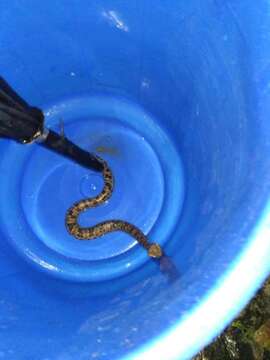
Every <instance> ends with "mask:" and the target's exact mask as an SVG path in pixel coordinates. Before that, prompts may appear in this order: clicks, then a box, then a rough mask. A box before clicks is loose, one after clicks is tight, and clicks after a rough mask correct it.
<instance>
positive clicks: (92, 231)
mask: <svg viewBox="0 0 270 360" xmlns="http://www.w3.org/2000/svg"><path fill="white" fill-rule="evenodd" d="M98 159H99V160H100V161H101V162H102V163H103V172H102V175H103V179H104V187H103V190H102V191H101V193H100V194H98V195H97V196H96V197H93V198H88V199H83V200H80V201H79V202H76V203H75V204H74V205H73V206H72V207H71V208H70V209H69V210H68V211H67V213H66V227H67V230H68V231H69V233H70V234H71V235H73V236H74V237H75V238H76V239H78V240H93V239H96V238H98V237H101V236H103V235H105V234H107V233H110V232H114V231H123V232H125V233H127V234H129V235H130V236H132V237H133V238H134V239H136V240H137V241H138V243H139V244H140V245H142V247H143V248H144V249H145V250H147V253H148V255H149V256H150V257H152V258H156V259H159V258H161V257H162V255H163V252H162V249H161V247H160V245H158V244H156V243H150V242H149V241H148V239H147V237H146V236H145V235H144V233H143V232H142V231H141V230H140V229H138V228H137V227H136V226H135V225H133V224H130V223H129V222H127V221H123V220H108V221H104V222H102V223H99V224H97V225H95V226H92V227H86V228H83V227H81V226H80V225H79V223H78V218H79V216H80V214H81V213H82V212H83V211H85V210H87V209H90V208H94V207H97V206H99V205H101V204H102V203H104V202H105V201H106V200H108V199H109V198H110V197H111V195H112V192H113V187H114V179H113V174H112V172H111V169H110V168H109V166H108V164H107V163H106V161H104V160H103V159H100V158H98Z"/></svg>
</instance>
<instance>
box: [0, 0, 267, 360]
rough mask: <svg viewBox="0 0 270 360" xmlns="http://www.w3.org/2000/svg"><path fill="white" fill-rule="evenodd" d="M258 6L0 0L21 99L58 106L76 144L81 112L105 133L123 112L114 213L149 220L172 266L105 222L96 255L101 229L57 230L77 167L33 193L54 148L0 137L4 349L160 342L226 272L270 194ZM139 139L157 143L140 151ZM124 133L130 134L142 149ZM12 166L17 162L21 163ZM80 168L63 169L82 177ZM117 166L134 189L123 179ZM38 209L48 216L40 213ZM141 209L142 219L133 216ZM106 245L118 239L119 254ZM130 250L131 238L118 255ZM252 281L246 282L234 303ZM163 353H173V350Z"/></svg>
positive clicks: (52, 119) (11, 73) (37, 355)
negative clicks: (86, 241) (89, 238)
mask: <svg viewBox="0 0 270 360" xmlns="http://www.w3.org/2000/svg"><path fill="white" fill-rule="evenodd" d="M258 4H260V6H259V5H258ZM266 8H267V4H266V2H265V1H259V3H256V5H255V3H254V4H253V2H252V1H247V0H246V1H238V2H235V1H224V0H223V1H218V0H215V1H210V0H206V1H203V2H200V1H196V0H194V1H188V2H186V1H181V2H179V1H170V2H166V5H165V4H164V1H161V0H155V1H154V0H150V1H143V0H139V1H128V2H127V1H124V0H117V1H115V0H109V1H108V0H106V1H102V0H100V1H91V2H89V1H86V0H80V1H79V2H78V1H69V2H61V1H44V2H36V1H33V0H27V1H26V0H20V1H15V0H11V1H2V2H1V4H0V28H1V31H0V71H1V76H3V77H4V78H5V79H6V80H7V81H9V82H10V83H11V85H12V86H13V87H14V88H15V89H16V90H17V91H18V93H19V94H20V95H21V96H22V97H24V98H25V99H26V100H27V101H28V102H29V103H30V104H32V105H35V106H39V107H41V108H42V109H44V110H46V115H47V120H46V121H48V124H49V126H52V127H56V128H57V126H58V121H59V118H61V117H62V116H63V120H64V123H65V122H66V119H67V123H66V124H65V126H66V132H67V134H68V135H69V136H70V137H71V138H72V139H73V140H74V141H80V140H81V141H82V144H83V145H84V146H86V147H87V140H85V138H84V137H83V136H84V134H83V133H82V131H83V130H80V129H84V127H85V132H86V133H85V134H86V135H87V136H89V138H90V137H91V136H92V135H93V134H92V133H91V131H92V129H91V119H92V118H93V119H94V120H93V121H94V123H95V124H96V125H95V126H96V129H98V130H97V131H100V132H102V136H104V137H106V136H107V135H110V132H113V131H114V130H112V128H111V124H115V123H117V121H118V120H119V123H120V124H121V129H120V128H117V129H118V130H117V131H118V132H119V134H120V135H121V136H120V135H119V137H117V138H115V142H116V141H118V142H119V144H122V145H123V147H124V148H125V151H126V153H125V154H124V155H123V158H122V160H121V161H123V162H121V163H120V164H121V166H120V165H119V167H117V166H118V165H117V161H118V160H117V158H116V160H115V165H114V166H115V169H116V170H115V171H116V173H115V177H116V181H117V177H118V176H119V177H120V180H119V182H120V184H121V181H122V180H121V172H122V173H123V171H126V173H125V179H126V180H123V184H124V185H123V187H124V190H125V191H130V194H131V195H130V196H131V197H130V199H131V200H128V197H127V199H124V198H121V195H119V197H120V200H121V201H120V200H119V204H121V210H119V213H118V212H116V213H115V214H116V215H117V216H118V215H119V214H120V215H121V216H122V217H123V216H124V215H125V214H127V215H126V216H127V217H128V216H130V219H133V218H134V219H138V222H139V224H142V226H146V227H147V231H148V235H149V238H151V240H153V241H156V240H157V241H158V242H160V243H161V244H162V246H163V247H164V249H165V251H166V253H167V254H168V255H169V256H170V257H171V259H172V260H173V262H174V264H175V265H176V266H177V268H178V270H179V273H180V278H179V279H178V280H177V281H175V282H174V283H170V282H168V281H167V279H166V278H164V276H163V274H161V273H160V272H159V270H158V267H157V265H156V263H154V262H152V261H151V260H149V259H148V258H147V256H146V255H145V253H144V252H143V250H142V249H141V248H140V247H139V246H137V245H136V244H135V245H134V244H133V243H132V241H131V240H130V239H129V240H127V238H126V237H125V238H123V239H122V238H121V239H119V242H118V243H117V241H118V240H117V236H115V235H114V236H112V238H111V239H109V240H108V241H109V245H107V244H108V242H107V243H106V244H105V245H104V253H102V254H100V252H99V249H98V246H99V245H98V243H96V244H97V245H91V246H93V248H91V247H89V250H88V248H86V247H85V248H80V247H79V246H80V245H77V243H76V245H73V242H72V241H74V240H71V239H69V240H67V241H66V240H65V242H64V240H63V242H61V241H62V240H61V230H58V228H57V225H51V223H50V216H52V217H54V218H57V216H58V215H57V212H58V206H59V208H60V207H61V206H62V207H63V208H65V206H66V205H68V204H71V203H72V200H76V199H75V195H72V190H70V189H72V187H73V181H74V180H73V178H72V180H65V181H66V182H65V183H64V185H63V183H61V181H60V180H59V182H57V183H56V182H53V183H52V184H48V185H46V186H47V187H46V189H47V190H48V189H49V190H48V191H49V193H46V192H45V190H44V194H43V193H42V194H41V193H40V194H41V195H40V194H39V196H40V197H39V199H42V201H43V202H39V201H41V200H37V203H35V201H34V200H33V199H31V198H27V196H28V195H29V194H30V190H31V188H32V187H33V189H34V188H35V187H37V188H38V186H39V185H38V184H39V175H40V174H41V173H42V171H43V166H47V165H46V164H47V163H48V167H49V166H52V168H53V166H54V165H53V164H54V163H53V161H60V160H59V159H58V160H56V158H53V157H52V158H49V155H48V158H47V157H46V156H47V155H44V158H42V159H43V160H42V161H40V162H38V155H35V154H34V153H33V154H32V148H29V147H28V148H23V149H22V147H21V146H20V145H18V144H14V143H11V142H9V141H7V140H1V142H0V150H1V155H0V166H1V174H2V175H1V180H0V182H1V188H2V190H1V192H0V196H1V201H0V208H1V211H0V219H1V224H0V231H1V237H0V247H1V252H0V269H1V275H0V279H1V286H0V338H1V342H0V358H1V356H3V358H5V359H42V360H45V359H59V360H66V359H68V360H69V359H74V358H76V359H80V360H83V359H89V358H90V359H91V358H93V359H116V358H120V357H121V356H125V355H127V354H129V353H132V354H136V356H138V351H140V350H141V349H142V347H143V346H146V348H144V349H148V348H149V347H150V346H151V345H152V344H153V341H154V339H157V338H158V339H159V341H160V342H162V336H163V335H164V334H165V333H167V332H168V331H169V329H171V328H172V327H175V326H176V325H177V326H178V327H179V326H181V322H182V321H184V319H186V318H188V317H189V316H191V314H192V313H193V312H194V311H195V310H196V309H197V308H198V307H199V306H200V304H202V302H203V301H204V299H206V298H207V296H208V295H209V294H211V293H212V292H214V291H216V289H217V288H218V286H220V285H221V284H222V281H223V279H224V278H225V277H226V274H227V273H229V272H230V271H231V269H232V268H233V266H235V264H236V263H237V262H238V261H239V259H240V258H241V256H242V254H243V253H244V252H245V250H246V249H247V247H248V246H249V244H250V242H251V241H252V236H251V234H252V233H253V230H254V228H255V226H256V224H257V223H258V219H259V218H260V217H261V214H262V211H263V209H264V208H265V206H266V205H267V201H268V196H269V189H270V182H269V180H270V176H269V170H268V169H269V165H270V158H269V156H268V157H267V156H266V155H265V154H266V153H268V154H269V145H270V143H269V140H267V137H269V126H270V125H269V124H270V122H269V121H268V120H267V116H266V115H267V113H268V108H269V105H266V104H267V99H268V98H269V86H268V84H269V81H268V80H269V71H268V70H269V60H267V59H266V56H265V54H266V53H267V52H268V50H269V41H268V42H267V41H266V40H265V38H264V36H263V35H262V34H263V33H264V30H265V29H266V25H267V21H268V20H269V16H268V15H267V11H266ZM268 54H269V52H268ZM268 100H269V99H268ZM269 103H270V102H269V101H268V104H269ZM93 109H94V110H93ZM87 111H89V114H90V115H89V121H88V120H87V119H88V118H87V116H88V113H87ZM110 118H111V122H110ZM99 119H101V120H100V121H101V122H99ZM104 119H105V120H106V121H105V120H104ZM108 119H109V120H108ZM102 121H104V124H103V122H102ZM101 123H102V124H103V125H102V128H99V126H101V125H100V124H101ZM85 124H86V125H85ZM117 126H118V125H117ZM78 129H79V130H78ZM119 129H120V130H119ZM80 131H81V132H80ZM133 131H134V133H136V136H137V135H138V136H142V137H143V138H144V139H145V141H146V143H147V145H141V142H139V140H138V141H137V140H136V139H137V137H136V136H135V135H132V134H133ZM131 132H132V134H131ZM130 134H131V135H130ZM86 135H85V136H86ZM87 136H86V137H87ZM125 136H129V137H127V138H125ZM125 139H127V140H125ZM134 139H135V140H134ZM91 141H92V144H94V142H95V139H94V140H91ZM133 141H134V142H133ZM100 144H101V143H100ZM100 144H99V143H98V145H100ZM122 145H121V146H122ZM148 145H149V146H150V147H151V148H152V149H153V154H154V153H155V156H154V155H151V154H152V152H151V151H152V150H151V151H150V150H149V152H148V150H144V149H148V148H149V147H148ZM31 146H32V145H31ZM33 146H35V149H36V147H37V145H33ZM93 146H94V145H93ZM100 146H101V145H100ZM100 146H99V148H100ZM114 146H115V143H114V145H113V148H114ZM119 146H120V145H119ZM136 146H141V147H139V150H138V151H141V153H139V155H138V154H137V150H136V149H137V147H136ZM93 149H94V148H93ZM34 151H36V150H34ZM43 151H45V150H43ZM144 151H146V153H144ZM37 154H39V153H37ZM132 154H134V156H133V155H132ZM136 154H137V155H136ZM35 156H36V158H35ZM42 156H43V155H42ZM106 156H107V159H111V157H113V154H111V153H109V154H108V153H105V157H106ZM129 156H133V157H132V159H133V160H132V161H134V162H132V165H130V166H129V165H128V164H127V163H125V160H127V159H129ZM140 156H141V157H142V158H143V157H144V156H145V159H146V160H145V162H143V161H142V162H141V159H140ZM32 157H34V159H36V160H35V161H36V162H35V163H33V164H34V165H31V164H30V162H31V161H32V160H31V159H32ZM156 159H157V160H156ZM26 160H27V161H26ZM112 161H114V160H112ZM147 161H148V162H147ZM155 161H157V163H158V162H159V163H160V170H158V169H159V167H158V165H155V164H156V163H155ZM119 162H120V160H119ZM150 163H151V164H152V165H149V167H148V164H150ZM29 164H30V165H29ZM44 164H45V165H44ZM113 164H114V162H113ZM24 166H25V167H26V170H25V172H26V171H27V175H25V174H24V173H23V176H22V175H21V174H22V171H23V170H22V168H23V167H24ZM74 166H75V165H74ZM74 168H75V167H74ZM18 169H20V170H18ZM76 169H77V168H76ZM76 169H75V170H74V171H73V170H72V171H73V174H74V173H76V171H78V178H79V177H81V173H80V170H76ZM125 169H126V170H125ZM179 169H180V170H179ZM152 170H153V173H152ZM44 171H45V170H44ZM61 171H62V170H61ZM70 171H71V170H70ZM61 174H62V173H61ZM68 174H71V172H70V173H69V172H68ZM76 174H77V173H76ZM131 174H133V175H132V176H133V177H132V176H131ZM159 174H160V178H159ZM24 176H28V177H27V179H26V180H25V179H24ZM35 176H36V178H35ZM40 176H41V175H40ZM57 176H58V175H57ZM61 176H62V175H61ZM61 176H60V175H59V179H60V177H61ZM72 176H73V175H72ZM76 176H77V175H76ZM83 176H84V175H83ZM22 177H23V178H22ZM66 178H68V176H66ZM161 178H162V179H161ZM140 179H141V180H140ZM160 179H161V180H160ZM129 181H130V187H131V188H132V189H133V188H134V191H135V193H136V194H137V193H138V194H139V195H138V196H137V195H136V196H137V197H136V196H135V195H134V198H133V197H132V196H133V192H132V191H131V190H132V189H131V190H130V189H129V190H126V189H127V188H128V184H129ZM61 184H62V185H61ZM144 188H145V191H144ZM29 189H30V190H29ZM156 189H158V190H156ZM47 190H46V191H47ZM27 191H29V193H27ZM87 191H88V190H87ZM87 191H86V193H87ZM117 191H118V192H119V194H120V193H121V189H120V190H119V188H118V190H117ZM26 193H27V194H28V195H27V196H26ZM70 193H71V195H70ZM59 194H60V195H59ZM29 196H30V195H29ZM116 196H118V195H116ZM139 196H140V197H139ZM65 198H66V200H63V203H61V201H62V200H61V199H65ZM18 199H19V200H18ZM18 201H19V202H18ZM64 201H66V203H65V202H64ZM126 202H127V205H125V203H126ZM15 203H16V204H17V205H15ZM42 204H45V205H46V206H44V207H43V206H42ZM63 204H64V205H65V206H63ZM119 204H118V205H119ZM157 204H159V205H157ZM164 204H166V205H164ZM37 205H38V206H39V210H37V209H36V207H35V206H37ZM112 206H113V205H112ZM157 206H159V208H157ZM119 207H120V205H119ZM33 209H35V210H33ZM31 211H32V212H33V214H34V215H33V214H32V213H31ZM34 211H36V212H34ZM61 211H62V210H61ZM102 211H103V210H102ZM104 211H105V210H104ZM111 211H112V213H110V214H109V215H111V214H114V213H113V209H112V210H111ZM117 211H118V210H117ZM129 212H131V213H130V215H129ZM29 214H30V215H29ZM31 214H32V215H31ZM35 214H41V215H40V216H42V217H44V222H43V223H42V224H41V225H40V224H37V223H36V222H35V220H34V216H35ZM50 214H52V215H50ZM100 214H101V215H100V216H101V218H102V217H103V215H104V213H103V212H101V213H100ZM153 214H154V215H153ZM152 215H153V218H154V217H155V218H154V220H153V222H151V221H150V220H149V221H148V220H145V217H147V216H148V218H151V216H152ZM28 216H29V219H28ZM31 216H32V217H31ZM97 216H99V215H98V214H97ZM91 218H92V221H93V224H94V223H95V222H96V220H97V219H98V220H99V218H96V217H95V215H94V210H91ZM21 219H22V220H21ZM84 220H85V223H87V221H88V218H85V219H83V221H84ZM17 221H18V222H17ZM20 221H23V224H24V225H21V224H22V223H21V222H20ZM144 222H146V225H144ZM150 222H151V223H150ZM26 223H27V224H28V225H27V226H26ZM20 226H21V228H20ZM42 226H44V228H46V227H47V228H48V227H49V228H50V229H52V231H51V233H53V231H56V232H57V231H59V232H58V233H57V234H59V236H58V237H56V239H55V240H53V241H51V242H50V243H46V239H45V237H46V236H47V239H48V236H49V235H48V234H47V233H44V230H43V228H42ZM61 226H62V225H61ZM37 229H38V230H37ZM35 231H36V233H35ZM51 233H50V234H51ZM33 234H34V235H35V236H34V235H33ZM37 234H41V236H44V239H45V240H44V242H45V245H46V246H48V247H52V248H53V251H54V254H55V253H57V252H58V250H59V252H61V251H62V252H63V254H64V255H63V254H62V253H61V256H62V257H65V254H66V257H67V258H69V257H72V256H73V255H72V251H75V252H76V256H77V257H76V259H75V260H74V263H72V265H70V264H66V263H64V262H62V257H60V258H61V260H58V258H57V255H53V256H54V257H55V258H54V260H55V262H54V265H51V263H50V261H49V258H50V255H48V254H46V256H47V257H46V260H45V255H44V259H43V260H42V257H41V258H37V255H36V252H35V251H38V250H37V247H38V246H39V245H37V244H38V242H39V236H38V235H37ZM30 238H31V239H32V240H31V242H30V240H29V239H30ZM48 241H49V240H48ZM128 241H129V242H128ZM66 244H70V245H66ZM125 244H127V245H126V246H127V248H124V247H125ZM43 245H44V244H43ZM43 245H42V246H43ZM31 246H33V247H35V251H34V250H33V249H32V248H31ZM69 246H70V247H69ZM87 246H88V245H87ZM89 246H90V245H89ZM101 246H103V245H102V244H101ZM122 246H123V248H122ZM91 249H92V250H91ZM130 249H131V250H130ZM85 251H86V252H85ZM102 251H103V250H102ZM114 252H115V254H116V253H117V254H120V255H119V256H118V257H117V259H118V258H119V259H120V260H119V261H118V260H117V261H118V262H117V263H116V262H115V263H114V261H116V260H114V258H113V256H114ZM126 252H127V253H128V254H129V252H130V253H131V255H127V258H125V254H126ZM103 254H105V255H104V256H105V257H106V256H107V257H108V258H112V259H113V260H112V261H111V262H110V261H109V262H108V263H104V264H103V263H102V264H103V265H101V266H100V267H98V268H97V270H96V268H95V271H98V272H99V275H98V276H99V277H96V278H95V279H94V280H93V281H92V280H91V279H92V278H91V276H93V277H94V276H95V274H93V272H94V270H93V272H92V270H91V269H90V270H89V269H88V267H87V266H88V265H87V264H88V263H87V262H88V261H90V260H91V261H92V262H93V263H94V264H96V263H97V262H98V261H100V259H101V257H102V256H103ZM74 256H75V255H74ZM90 258H91V259H90ZM89 259H90V260H89ZM126 259H127V260H126ZM137 259H138V260H137ZM42 261H43V263H42ZM57 261H59V268H58V267H56V265H55V263H56V262H57ZM81 262H82V263H83V265H82V268H80V267H79V265H78V264H79V263H81ZM128 264H131V265H128ZM61 266H62V267H61ZM95 266H96V265H95ZM97 266H98V265H97ZM121 266H124V267H125V271H124V270H122V268H121ZM128 266H130V267H131V270H128ZM53 267H55V268H53ZM59 269H61V270H59ZM63 269H64V270H63ZM74 269H76V270H74ZM58 270H59V271H58ZM268 270H269V269H268ZM65 271H66V272H67V274H68V275H65ZM76 271H77V272H76ZM69 274H73V275H74V276H73V275H72V276H73V277H72V276H71V275H69ZM85 274H87V275H85ZM86 276H88V278H86ZM263 276H264V275H262V277H261V280H262V278H263ZM90 278H91V279H90ZM89 279H90V280H89ZM258 279H260V277H259V278H258ZM258 281H259V280H258ZM258 285H259V284H253V285H252V284H251V285H250V291H249V294H247V296H246V297H243V299H242V302H241V304H242V305H243V304H244V303H245V302H247V301H248V299H249V297H250V296H251V294H252V293H253V292H254V291H255V290H256V288H257V286H258ZM228 296H230V295H228ZM220 306H221V305H220ZM239 306H240V305H239ZM239 306H235V308H231V309H228V311H227V316H223V320H222V321H221V322H220V325H219V326H218V325H215V326H214V325H213V328H212V330H211V331H207V332H206V333H205V336H204V337H200V338H196V334H194V338H193V339H192V341H190V343H189V344H188V345H186V348H185V347H183V349H182V350H181V351H182V353H181V356H183V358H184V356H191V355H194V353H195V352H196V351H198V350H199V348H200V346H202V345H205V344H206V343H207V342H208V341H210V340H211V339H212V338H213V337H214V336H216V335H217V333H218V331H220V330H221V328H222V327H225V325H226V324H227V322H228V321H229V320H231V319H232V317H233V316H234V315H235V313H236V311H238V310H240V308H239ZM217 316H218V315H217ZM194 326H195V327H196V325H195V324H194ZM185 341H186V340H185ZM185 341H184V340H183V343H185ZM179 342H181V338H180V339H179ZM174 346H175V345H174ZM173 353H175V352H174V351H173ZM178 355H179V354H178ZM164 356H165V355H164ZM166 356H167V357H164V358H166V359H169V358H170V356H171V358H172V357H173V355H170V350H169V349H168V353H167V355H166ZM179 356H180V355H179ZM181 358H182V357H181Z"/></svg>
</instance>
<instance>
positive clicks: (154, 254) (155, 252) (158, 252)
mask: <svg viewBox="0 0 270 360" xmlns="http://www.w3.org/2000/svg"><path fill="white" fill-rule="evenodd" d="M148 255H149V256H150V257H151V258H154V259H160V258H161V257H162V255H163V252H162V249H161V247H160V246H159V245H158V244H156V243H154V244H151V245H150V246H149V248H148Z"/></svg>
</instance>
